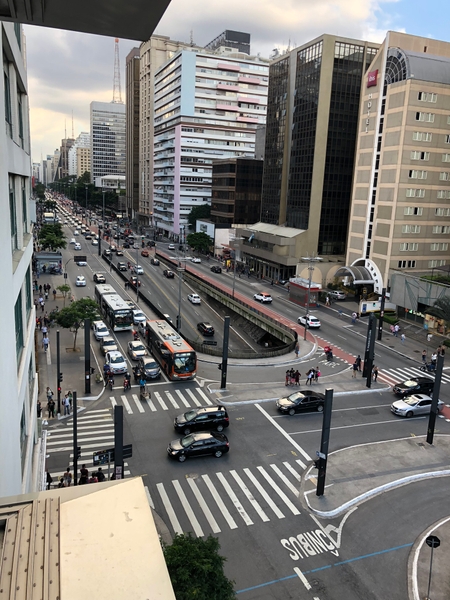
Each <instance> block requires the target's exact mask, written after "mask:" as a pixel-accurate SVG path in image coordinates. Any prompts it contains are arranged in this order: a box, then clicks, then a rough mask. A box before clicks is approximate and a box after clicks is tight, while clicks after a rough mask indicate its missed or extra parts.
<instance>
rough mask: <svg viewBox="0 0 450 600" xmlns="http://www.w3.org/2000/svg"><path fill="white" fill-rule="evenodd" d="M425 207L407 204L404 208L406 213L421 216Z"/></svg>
mask: <svg viewBox="0 0 450 600" xmlns="http://www.w3.org/2000/svg"><path fill="white" fill-rule="evenodd" d="M422 213H423V208H422V207H421V206H406V207H405V208H404V210H403V214H404V215H414V216H416V217H417V216H419V217H420V215H422Z"/></svg>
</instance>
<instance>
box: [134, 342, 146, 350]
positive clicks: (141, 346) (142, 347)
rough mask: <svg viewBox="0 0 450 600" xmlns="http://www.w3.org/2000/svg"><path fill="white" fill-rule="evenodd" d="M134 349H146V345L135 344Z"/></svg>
mask: <svg viewBox="0 0 450 600" xmlns="http://www.w3.org/2000/svg"><path fill="white" fill-rule="evenodd" d="M133 350H134V351H135V352H136V350H145V347H144V346H143V345H142V344H135V345H134V346H133Z"/></svg>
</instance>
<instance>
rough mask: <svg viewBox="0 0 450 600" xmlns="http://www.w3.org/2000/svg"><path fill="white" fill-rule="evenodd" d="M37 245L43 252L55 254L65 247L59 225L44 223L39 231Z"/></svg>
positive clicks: (63, 236) (64, 239)
mask: <svg viewBox="0 0 450 600" xmlns="http://www.w3.org/2000/svg"><path fill="white" fill-rule="evenodd" d="M38 239H39V243H40V245H41V246H42V248H43V249H44V250H51V251H52V252H56V251H57V250H60V249H61V248H65V247H66V246H67V243H66V236H65V235H64V233H63V230H62V225H61V223H45V224H44V225H42V227H41V229H40V230H39V237H38Z"/></svg>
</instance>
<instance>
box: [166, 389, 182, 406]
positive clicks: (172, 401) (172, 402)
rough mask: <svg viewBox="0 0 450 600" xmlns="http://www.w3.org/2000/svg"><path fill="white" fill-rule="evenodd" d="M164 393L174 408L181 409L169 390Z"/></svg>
mask: <svg viewBox="0 0 450 600" xmlns="http://www.w3.org/2000/svg"><path fill="white" fill-rule="evenodd" d="M164 393H165V394H166V396H167V398H168V399H169V402H171V404H172V406H173V407H174V408H178V409H179V408H180V407H179V406H178V404H177V402H176V400H175V398H174V397H173V396H172V394H171V393H170V392H168V391H167V390H164Z"/></svg>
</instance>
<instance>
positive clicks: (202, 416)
mask: <svg viewBox="0 0 450 600" xmlns="http://www.w3.org/2000/svg"><path fill="white" fill-rule="evenodd" d="M229 424H230V419H229V417H228V413H227V411H226V409H225V407H223V406H220V405H219V406H207V407H205V408H194V409H192V410H188V411H187V412H185V413H183V414H182V415H178V417H175V419H174V421H173V426H174V428H175V431H178V432H180V433H184V435H187V434H188V433H191V431H205V430H210V429H215V430H216V431H223V430H224V429H225V427H228V426H229Z"/></svg>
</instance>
